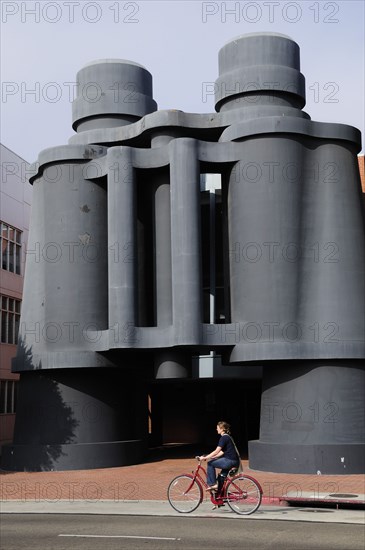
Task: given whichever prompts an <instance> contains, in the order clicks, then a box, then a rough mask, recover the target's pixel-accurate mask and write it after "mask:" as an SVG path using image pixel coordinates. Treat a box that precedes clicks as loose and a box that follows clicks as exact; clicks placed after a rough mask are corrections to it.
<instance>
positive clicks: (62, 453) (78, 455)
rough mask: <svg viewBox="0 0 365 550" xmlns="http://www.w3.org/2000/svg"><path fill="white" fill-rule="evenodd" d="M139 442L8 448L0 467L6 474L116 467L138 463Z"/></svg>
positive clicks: (140, 454) (141, 451)
mask: <svg viewBox="0 0 365 550" xmlns="http://www.w3.org/2000/svg"><path fill="white" fill-rule="evenodd" d="M145 451H146V449H145V443H144V442H143V441H142V440H139V439H137V440H131V441H112V442H100V443H79V444H73V445H72V444H68V445H7V446H5V447H4V448H3V456H2V463H1V468H2V469H3V470H8V471H25V472H36V471H53V470H55V471H58V470H89V469H95V468H115V467H118V466H129V465H131V464H137V463H139V462H141V461H142V460H143V458H144V456H145Z"/></svg>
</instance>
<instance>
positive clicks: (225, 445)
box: [218, 434, 239, 464]
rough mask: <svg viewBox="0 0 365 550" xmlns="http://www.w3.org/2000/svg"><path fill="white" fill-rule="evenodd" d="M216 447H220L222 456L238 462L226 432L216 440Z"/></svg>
mask: <svg viewBox="0 0 365 550" xmlns="http://www.w3.org/2000/svg"><path fill="white" fill-rule="evenodd" d="M218 447H220V448H221V449H222V451H223V452H224V458H230V459H231V460H234V461H235V462H237V464H238V462H239V457H238V456H237V453H236V449H235V448H234V445H233V443H232V439H231V438H230V437H229V435H228V434H223V435H221V437H220V439H219V441H218Z"/></svg>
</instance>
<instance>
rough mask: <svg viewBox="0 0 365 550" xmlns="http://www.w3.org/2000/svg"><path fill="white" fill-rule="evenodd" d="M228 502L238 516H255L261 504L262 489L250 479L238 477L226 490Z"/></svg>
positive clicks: (229, 483)
mask: <svg viewBox="0 0 365 550" xmlns="http://www.w3.org/2000/svg"><path fill="white" fill-rule="evenodd" d="M226 496H227V502H228V505H229V507H230V508H231V510H233V511H234V512H236V513H237V514H242V515H249V514H253V513H254V512H255V511H256V510H257V508H258V507H259V506H260V504H261V498H262V494H261V488H260V487H259V485H258V484H257V483H256V481H255V480H254V479H252V478H250V477H246V476H238V477H234V478H233V479H232V480H231V481H229V482H228V484H227V488H226Z"/></svg>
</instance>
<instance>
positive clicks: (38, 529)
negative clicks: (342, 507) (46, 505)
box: [0, 514, 365, 550]
mask: <svg viewBox="0 0 365 550" xmlns="http://www.w3.org/2000/svg"><path fill="white" fill-rule="evenodd" d="M364 537H365V532H364V526H363V525H351V524H338V523H336V524H333V523H332V524H331V523H313V522H311V523H308V522H294V521H267V520H262V521H256V520H250V519H249V518H243V519H242V521H235V520H228V519H214V518H194V517H189V518H187V517H177V518H172V517H156V516H154V517H151V516H148V517H147V516H144V517H143V516H110V515H108V516H101V515H97V516H95V515H89V516H87V515H55V514H52V515H47V514H3V515H2V517H1V544H0V547H1V550H22V549H26V550H51V549H52V550H83V549H85V550H123V549H126V550H133V549H136V548H148V550H150V549H152V548H156V549H158V550H164V549H173V550H175V549H176V550H180V549H181V550H188V549H189V550H192V549H197V550H205V549H207V550H208V549H209V550H212V549H214V548H223V549H227V550H228V549H229V550H231V549H234V548H240V549H241V550H245V549H247V550H258V549H260V550H264V549H265V550H268V549H270V550H271V549H272V550H277V549H280V550H322V549H327V550H357V549H359V550H363V549H364Z"/></svg>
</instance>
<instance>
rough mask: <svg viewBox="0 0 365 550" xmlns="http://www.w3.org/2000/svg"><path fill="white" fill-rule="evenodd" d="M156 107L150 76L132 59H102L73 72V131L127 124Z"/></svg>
mask: <svg viewBox="0 0 365 550" xmlns="http://www.w3.org/2000/svg"><path fill="white" fill-rule="evenodd" d="M156 110H157V104H156V102H155V101H154V99H153V97H152V75H151V73H149V72H148V71H147V69H145V68H144V67H142V65H139V64H138V63H133V62H132V61H127V60H123V59H105V60H100V61H94V62H91V63H88V64H87V65H85V66H84V67H83V68H82V69H81V70H80V71H79V72H78V73H77V97H76V98H75V100H74V101H73V104H72V127H73V128H74V130H76V131H77V132H83V131H85V130H90V129H92V128H111V127H116V126H122V125H125V124H131V123H133V122H135V121H137V120H139V119H140V118H142V117H143V116H145V115H148V114H149V113H152V112H153V111H156Z"/></svg>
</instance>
